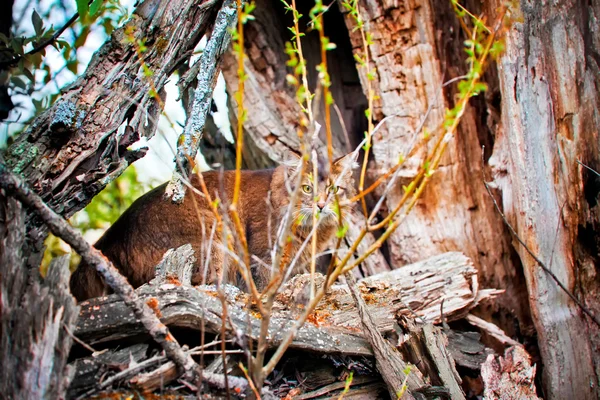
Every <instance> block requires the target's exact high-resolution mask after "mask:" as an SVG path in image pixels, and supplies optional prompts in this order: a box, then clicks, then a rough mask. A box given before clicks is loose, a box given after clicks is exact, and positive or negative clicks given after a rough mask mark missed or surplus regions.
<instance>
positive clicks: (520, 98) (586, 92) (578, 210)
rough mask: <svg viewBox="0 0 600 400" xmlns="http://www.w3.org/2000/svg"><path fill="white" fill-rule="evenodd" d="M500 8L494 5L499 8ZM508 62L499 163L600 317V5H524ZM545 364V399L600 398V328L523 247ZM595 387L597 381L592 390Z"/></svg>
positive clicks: (497, 172)
mask: <svg viewBox="0 0 600 400" xmlns="http://www.w3.org/2000/svg"><path fill="white" fill-rule="evenodd" d="M499 4H500V2H499V1H493V2H490V4H489V9H490V10H491V11H492V13H493V11H494V10H495V8H496V7H497V6H498V5H499ZM518 12H519V17H518V18H517V19H516V20H515V21H513V23H512V26H511V28H510V30H508V32H507V34H506V37H505V46H506V52H505V54H504V55H503V56H502V57H501V59H500V60H499V71H498V72H499V78H500V89H501V91H502V126H501V129H498V131H497V134H496V138H495V139H496V142H495V144H494V151H493V155H492V157H491V158H490V166H491V167H492V171H493V179H494V182H493V183H494V184H495V185H496V186H497V187H498V188H499V189H500V190H501V201H500V203H501V204H502V207H503V210H504V212H505V214H506V216H507V218H508V221H509V222H510V223H511V225H512V226H513V227H514V228H515V230H516V232H517V233H518V235H519V236H520V237H521V239H522V240H523V241H524V242H525V243H526V244H527V246H528V247H529V248H530V249H531V250H532V251H533V253H534V254H536V255H537V257H539V258H540V259H541V260H542V261H543V262H544V263H545V265H546V266H548V267H549V268H550V270H551V271H552V272H553V273H554V275H556V276H557V277H558V279H559V280H560V281H561V282H562V284H563V285H565V286H566V287H567V288H569V289H570V290H571V292H572V293H574V294H575V296H577V298H579V299H580V301H582V302H583V303H584V304H585V305H586V306H587V307H588V308H589V309H590V310H591V312H592V313H594V314H595V315H596V316H598V315H600V286H599V281H598V279H597V272H596V271H597V264H598V256H597V255H598V249H599V242H598V239H597V238H598V235H597V230H598V226H599V225H598V223H599V222H600V214H599V213H598V210H599V207H598V197H597V195H598V188H599V186H598V180H597V179H598V177H597V175H596V173H595V172H592V171H590V170H587V169H586V168H585V167H583V166H582V165H580V164H578V161H580V162H582V163H584V164H585V165H587V166H589V167H591V168H594V169H595V170H596V171H598V169H599V167H600V146H599V134H598V127H599V126H600V111H599V110H600V94H599V92H598V87H600V73H599V71H600V69H599V67H600V59H599V58H598V56H597V55H598V53H599V52H600V43H599V42H598V40H597V38H598V37H599V34H600V22H599V21H600V19H599V17H600V2H599V1H597V0H594V1H589V2H579V1H573V0H561V1H557V2H526V1H522V2H520V10H519V11H518ZM516 248H517V251H518V252H519V255H520V257H521V260H522V262H523V270H524V273H525V278H526V280H527V290H528V295H529V296H528V299H529V306H530V308H531V313H532V316H533V320H534V323H535V328H536V330H537V334H538V344H539V348H540V354H541V358H542V362H543V366H544V367H543V370H542V374H543V376H542V378H543V379H542V380H543V382H544V385H543V387H544V395H545V397H548V398H551V399H567V398H577V399H597V398H598V396H599V395H600V391H599V389H598V384H597V382H598V381H599V377H600V372H599V371H600V370H599V369H598V366H599V365H600V352H599V351H598V349H599V348H600V339H599V338H600V328H598V326H595V325H594V324H593V323H591V322H590V321H589V320H588V318H587V317H586V316H585V315H583V313H582V312H581V311H580V310H579V309H578V307H577V306H576V305H575V304H574V303H573V302H572V301H571V300H570V299H569V297H568V296H567V295H566V294H565V293H564V292H563V291H562V290H561V289H560V288H558V287H557V285H556V283H555V282H554V281H553V279H552V278H551V277H549V276H548V275H547V274H546V273H545V272H544V271H543V270H542V269H541V268H540V267H539V265H538V264H537V263H536V262H535V260H533V259H532V258H531V257H530V256H529V255H528V254H527V252H526V250H525V249H524V248H523V247H522V246H520V245H516ZM591 382H594V384H591Z"/></svg>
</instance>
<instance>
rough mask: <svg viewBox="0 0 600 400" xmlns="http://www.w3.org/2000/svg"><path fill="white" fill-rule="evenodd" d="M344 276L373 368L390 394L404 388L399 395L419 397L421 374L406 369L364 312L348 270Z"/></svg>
mask: <svg viewBox="0 0 600 400" xmlns="http://www.w3.org/2000/svg"><path fill="white" fill-rule="evenodd" d="M345 277H346V281H347V282H348V288H349V289H350V293H351V295H352V298H353V299H354V302H355V304H356V308H357V310H358V315H359V316H360V319H361V322H362V327H363V334H364V335H365V336H366V338H367V340H368V341H369V343H370V344H371V348H372V349H373V355H374V356H375V363H376V365H377V370H378V371H379V372H380V373H381V376H382V377H383V380H384V381H385V383H386V385H387V387H388V392H389V394H390V397H391V398H394V397H400V393H403V392H404V391H405V393H404V395H403V396H402V397H403V398H407V399H422V398H423V395H422V394H420V393H418V392H417V391H418V390H419V389H423V387H424V386H425V380H424V378H423V374H422V373H421V371H419V370H418V369H416V368H415V369H413V370H411V371H410V372H408V371H407V367H408V365H409V364H408V363H407V362H406V361H405V360H404V359H403V358H402V356H401V355H400V353H399V352H398V350H397V349H396V348H395V347H394V346H392V344H391V343H390V342H388V341H387V340H385V339H384V338H383V336H382V335H381V333H380V332H379V331H378V330H377V327H376V326H375V322H374V321H373V318H372V317H371V314H370V313H369V312H367V310H366V308H367V307H366V304H365V300H364V299H363V298H362V296H361V294H360V292H359V291H358V289H357V287H356V279H355V278H354V275H352V273H350V272H348V273H346V275H345ZM404 385H406V388H405V387H404Z"/></svg>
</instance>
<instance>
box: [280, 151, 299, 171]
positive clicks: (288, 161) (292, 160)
mask: <svg viewBox="0 0 600 400" xmlns="http://www.w3.org/2000/svg"><path fill="white" fill-rule="evenodd" d="M282 164H283V165H285V166H286V167H288V168H290V169H296V168H298V167H299V166H300V165H301V164H302V156H301V155H300V154H298V153H296V152H294V151H289V152H288V153H287V155H286V156H285V158H284V159H283V163H282Z"/></svg>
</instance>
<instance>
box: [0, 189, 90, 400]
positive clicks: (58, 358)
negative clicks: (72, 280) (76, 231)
mask: <svg viewBox="0 0 600 400" xmlns="http://www.w3.org/2000/svg"><path fill="white" fill-rule="evenodd" d="M0 221H2V222H3V223H2V224H0V365H1V366H2V368H0V397H2V398H6V399H32V400H33V399H59V398H63V397H64V396H65V392H66V390H67V388H68V386H69V383H70V380H71V377H72V375H71V372H72V371H73V370H72V369H71V368H70V367H68V366H67V358H68V356H69V350H70V348H71V343H72V338H71V336H70V335H69V334H68V332H67V330H75V320H76V319H77V315H78V313H79V308H78V307H77V305H76V304H75V300H74V299H73V297H72V296H71V293H70V291H69V257H68V256H63V257H60V258H57V259H55V260H54V261H53V262H52V263H51V264H50V266H49V268H48V272H47V275H46V278H45V279H42V278H41V277H40V274H39V270H38V269H29V268H27V265H26V259H25V257H24V256H25V255H24V254H23V244H24V242H25V238H26V236H25V225H24V223H25V213H24V212H23V209H22V205H21V204H20V203H19V202H17V200H15V199H12V198H8V199H7V198H5V197H3V195H2V194H1V193H0Z"/></svg>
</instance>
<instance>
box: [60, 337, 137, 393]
mask: <svg viewBox="0 0 600 400" xmlns="http://www.w3.org/2000/svg"><path fill="white" fill-rule="evenodd" d="M147 351H148V345H147V344H145V343H138V344H134V345H133V346H130V347H126V348H124V349H117V350H108V351H106V352H103V353H101V354H94V355H92V356H90V357H85V358H80V359H78V360H76V361H75V362H74V363H73V365H72V368H74V369H75V375H74V376H73V380H72V381H71V386H69V392H68V396H67V397H69V398H75V397H77V396H78V395H80V394H82V393H83V392H85V391H87V390H88V388H90V387H94V386H96V385H97V384H98V383H100V381H101V379H100V378H101V377H102V376H103V375H105V373H106V372H108V370H110V369H111V368H113V369H115V370H117V371H118V370H120V369H125V368H127V367H129V366H130V364H135V363H139V362H140V361H142V360H143V359H145V358H146V352H147Z"/></svg>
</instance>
